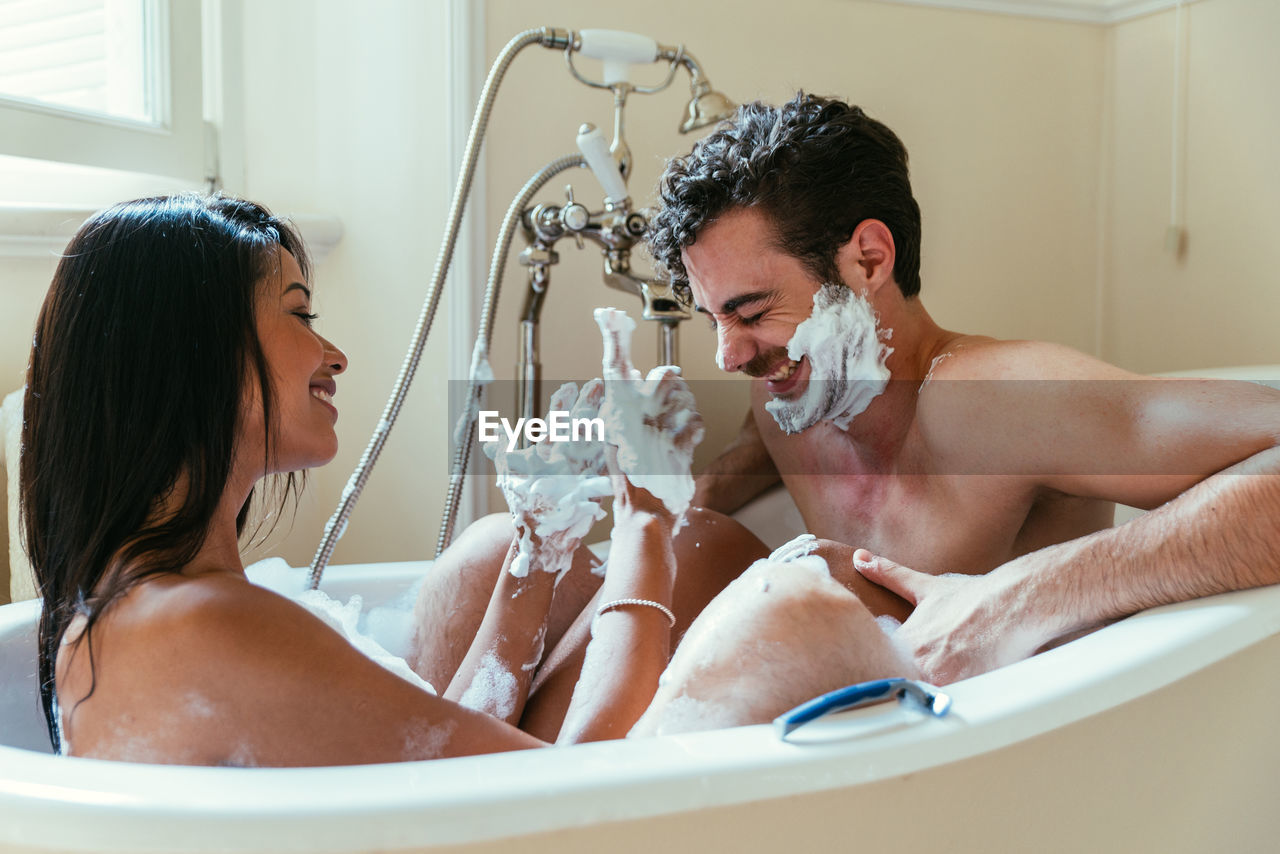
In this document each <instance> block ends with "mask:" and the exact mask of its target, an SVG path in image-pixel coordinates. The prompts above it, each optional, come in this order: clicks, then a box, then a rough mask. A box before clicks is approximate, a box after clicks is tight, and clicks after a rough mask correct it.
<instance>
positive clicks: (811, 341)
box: [746, 282, 893, 433]
mask: <svg viewBox="0 0 1280 854" xmlns="http://www.w3.org/2000/svg"><path fill="white" fill-rule="evenodd" d="M892 352H893V350H892V349H891V348H889V347H886V346H885V345H884V343H883V342H882V341H881V340H880V333H879V328H878V327H877V325H876V315H875V312H874V311H872V309H871V305H870V304H869V303H868V302H867V301H866V299H864V298H863V297H862V296H860V295H858V294H856V293H854V292H853V291H852V290H850V289H849V288H847V287H845V286H844V285H841V284H833V283H831V282H828V283H826V284H824V285H823V286H822V287H821V288H819V289H818V292H817V293H816V294H814V295H813V312H812V313H811V314H810V315H809V318H808V319H807V320H805V321H804V322H803V323H801V324H800V325H799V326H797V327H796V331H795V334H794V335H792V336H791V340H790V341H788V342H787V358H789V359H791V360H792V363H793V364H794V363H798V362H799V361H800V360H801V359H807V360H808V362H809V377H808V382H807V383H806V384H805V386H804V388H803V389H800V390H798V391H796V392H793V393H791V394H789V395H781V396H775V397H774V398H773V399H772V400H770V401H769V402H768V403H766V404H765V410H766V411H768V413H769V414H770V415H772V416H773V419H774V421H777V422H778V426H779V427H781V428H782V430H783V432H785V433H799V432H800V431H801V430H807V429H809V428H810V427H812V426H813V425H815V424H817V423H818V422H819V421H831V422H832V423H834V424H835V426H836V427H838V428H839V429H841V430H845V429H847V428H848V426H849V423H850V422H851V421H853V419H854V417H855V416H856V415H858V414H859V413H860V412H862V411H863V410H864V409H866V408H867V406H869V405H870V404H871V401H872V400H874V399H875V397H876V396H877V395H879V394H880V393H881V392H882V391H884V387H885V385H886V384H887V383H888V381H889V369H888V367H886V365H885V361H886V360H887V359H888V358H889V354H890V353H892ZM746 373H751V371H750V370H746Z"/></svg>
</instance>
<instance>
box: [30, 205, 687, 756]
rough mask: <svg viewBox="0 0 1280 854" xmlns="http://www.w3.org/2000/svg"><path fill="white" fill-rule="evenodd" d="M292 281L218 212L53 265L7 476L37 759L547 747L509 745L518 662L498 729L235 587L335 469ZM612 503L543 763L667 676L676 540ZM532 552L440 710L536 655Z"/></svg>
mask: <svg viewBox="0 0 1280 854" xmlns="http://www.w3.org/2000/svg"><path fill="white" fill-rule="evenodd" d="M307 274H308V262H307V257H306V253H305V250H304V247H303V245H302V241H301V240H300V238H299V237H298V235H297V234H296V233H295V232H294V231H293V230H292V228H291V227H290V226H288V225H287V224H286V223H284V222H282V221H280V220H278V219H276V218H275V217H273V216H272V215H271V214H270V213H269V212H268V211H266V210H265V209H264V208H262V207H260V206H258V205H255V204H253V203H251V202H246V201H241V200H237V199H231V198H223V197H201V196H196V195H184V196H175V197H163V198H153V199H142V200H138V201H134V202H128V203H124V204H121V205H118V206H116V207H113V208H111V209H109V210H107V211H105V212H103V213H100V214H98V215H96V216H95V217H93V218H92V219H91V220H90V221H89V222H87V223H86V224H85V225H84V226H83V227H82V228H81V229H80V231H79V232H78V233H77V234H76V236H75V237H74V238H73V239H72V241H71V243H70V245H69V246H68V248H67V251H66V253H65V255H64V257H63V258H62V260H61V262H60V263H59V266H58V269H57V272H56V273H55V274H54V278H53V282H52V285H51V287H50V290H49V294H48V296H47V298H46V300H45V303H44V306H43V308H42V310H41V313H40V317H39V320H38V323H37V328H36V333H35V338H34V342H33V348H32V355H31V364H30V369H29V374H28V380H27V390H26V397H25V401H24V406H25V423H24V427H23V447H24V452H23V455H22V459H21V482H22V496H23V504H22V518H23V524H24V535H25V539H26V544H27V548H28V551H29V554H30V557H31V561H32V564H33V566H34V568H35V570H36V576H37V579H38V582H39V585H40V590H41V594H42V596H43V599H44V610H43V612H42V616H41V622H40V635H39V643H40V650H39V659H40V682H41V697H42V701H43V704H44V709H45V714H46V717H47V719H48V724H49V728H50V736H51V739H52V740H53V742H54V745H55V748H60V749H61V750H62V751H63V752H66V753H73V754H75V755H79V756H94V757H101V758H112V759H124V760H133V761H146V762H162V763H184V764H202V765H332V764H348V763H366V762H383V761H396V760H406V759H426V758H435V757H442V756H454V755H461V754H470V753H482V752H491V751H499V750H510V749H517V748H526V747H537V746H541V745H543V744H544V742H542V741H540V740H538V739H536V738H534V737H532V736H530V735H527V734H525V733H524V732H521V731H520V730H518V729H516V728H515V727H514V726H513V725H512V724H511V723H508V722H507V721H512V722H514V721H515V720H518V718H519V716H520V714H521V711H522V708H523V704H524V701H525V698H526V697H527V694H528V688H529V682H530V679H531V674H530V673H529V672H527V671H525V670H524V669H522V668H520V667H519V666H518V665H516V666H512V665H504V666H503V669H501V670H500V672H498V673H496V677H497V678H501V679H503V680H509V681H514V682H515V686H514V691H511V692H508V693H507V694H506V695H505V696H507V697H509V698H510V700H511V702H510V708H504V709H502V710H501V711H502V712H505V714H504V715H502V717H505V718H506V720H505V721H504V720H501V719H499V717H497V716H494V715H490V714H485V713H483V712H480V711H476V710H474V709H470V708H467V707H465V706H463V705H460V704H458V703H456V702H453V701H451V700H450V699H445V698H441V697H437V696H434V695H433V694H431V693H429V692H427V691H425V690H423V689H422V688H420V687H417V686H415V685H413V684H411V683H410V682H408V681H406V680H404V679H402V678H400V677H398V676H396V675H393V674H392V673H390V672H389V671H387V670H385V669H383V668H382V667H380V666H378V665H377V664H375V663H373V662H372V661H371V660H369V659H367V658H366V657H365V656H364V655H362V654H361V653H359V652H358V651H356V649H355V648H354V647H352V646H351V645H350V644H349V643H348V642H347V641H346V640H345V639H343V638H342V637H340V636H339V635H338V634H337V633H335V632H334V631H332V630H330V629H329V628H328V627H327V626H326V625H325V624H324V623H323V622H322V621H321V620H320V619H318V618H317V617H315V616H313V615H312V614H311V613H309V612H308V611H306V610H305V609H303V608H302V607H300V606H299V605H297V604H295V603H294V602H292V601H290V600H288V599H286V598H284V597H281V596H279V595H277V594H275V593H272V592H270V591H268V590H266V589H264V588H261V587H258V586H255V585H254V584H252V583H250V582H249V581H248V580H247V579H246V578H245V574H244V568H243V565H242V563H241V559H240V555H239V550H238V537H239V535H240V534H241V533H242V532H243V530H244V527H245V523H246V519H247V517H248V512H249V504H250V498H251V496H252V494H253V492H254V489H255V486H256V485H257V484H258V481H260V480H261V479H263V478H264V477H265V476H267V475H271V474H283V473H292V472H296V471H299V470H302V469H306V468H308V467H311V466H315V465H320V464H323V463H325V462H327V461H328V460H330V459H331V458H332V457H333V455H334V454H335V453H336V450H337V439H336V435H335V433H334V423H335V420H336V418H337V410H336V409H335V408H334V406H333V396H334V394H335V391H336V379H335V378H336V377H337V376H338V375H339V374H341V373H342V372H343V370H345V368H346V365H347V360H346V356H345V355H343V353H342V352H341V351H340V350H338V349H337V348H336V347H334V346H333V345H332V344H331V343H329V342H328V341H326V340H325V339H324V338H323V337H321V336H320V335H319V334H318V333H317V332H316V331H315V330H314V328H313V325H312V324H313V322H314V320H315V315H314V314H313V313H312V309H311V289H310V285H309V284H308V275H307ZM293 478H294V475H293V474H288V483H289V485H290V486H292V485H293ZM612 486H613V492H614V518H615V528H614V535H613V536H614V542H615V548H616V549H618V552H617V553H618V557H617V558H616V559H615V560H614V561H613V564H612V565H611V567H610V571H609V573H608V575H607V577H606V578H605V581H604V585H603V586H604V588H605V592H604V595H605V596H606V604H608V603H610V602H611V603H613V605H612V606H611V607H608V608H601V611H602V613H601V614H600V615H599V618H598V619H597V620H596V626H595V633H594V639H593V641H592V642H591V647H590V649H589V650H588V656H589V657H592V656H599V657H600V660H602V661H608V662H609V663H610V664H609V666H608V667H588V668H585V669H584V672H583V678H582V679H581V681H580V683H579V688H578V690H577V691H576V692H575V693H574V697H573V701H572V704H571V706H570V708H569V711H568V714H567V715H566V716H565V719H564V720H565V723H564V726H563V727H562V728H560V731H559V733H558V737H559V740H560V741H562V742H568V741H586V740H592V739H598V738H605V737H610V736H613V735H621V734H625V733H626V731H627V730H628V729H629V728H630V726H631V725H632V723H633V722H634V721H635V720H636V719H637V718H638V717H639V716H640V714H641V713H642V712H643V711H644V709H645V707H646V705H647V704H648V701H649V699H650V698H651V697H652V696H653V694H654V691H655V690H656V688H657V682H658V676H659V674H660V673H661V671H662V669H663V667H665V666H666V664H667V661H668V658H669V640H670V629H669V623H668V619H667V614H666V613H664V612H665V611H666V609H667V608H668V607H669V605H670V603H671V588H672V583H673V575H674V563H673V560H672V557H671V552H670V541H671V533H672V527H673V524H674V520H673V518H672V517H671V514H670V513H668V512H667V511H666V509H665V507H663V505H662V504H661V503H660V502H658V501H656V500H655V499H654V498H653V497H652V496H651V495H649V494H648V493H647V492H645V491H644V490H638V489H635V488H634V487H633V486H631V485H630V484H629V483H628V482H627V480H626V478H625V477H623V476H619V475H617V474H616V473H615V474H614V475H613V477H612ZM524 521H525V522H526V523H530V522H531V521H532V520H529V519H525V520H524ZM532 540H533V545H534V552H533V556H532V566H531V571H529V572H528V573H527V574H525V575H524V576H523V577H517V576H515V575H514V574H512V573H508V572H504V573H502V576H501V580H500V582H499V584H498V592H497V593H496V594H495V595H494V597H493V602H492V606H491V607H490V609H489V612H488V613H487V614H486V616H485V619H484V622H483V624H482V625H481V626H480V627H479V629H478V631H477V632H476V634H475V636H474V640H473V644H472V645H473V646H474V648H475V649H476V650H477V651H478V652H479V654H476V655H471V656H468V657H467V660H466V661H465V662H463V664H462V666H460V667H459V668H458V669H457V672H456V673H455V674H454V676H453V677H452V679H451V680H450V682H449V687H448V689H447V690H446V692H445V694H446V697H462V696H465V695H467V694H468V693H471V694H476V693H479V694H484V693H485V689H486V686H488V685H490V684H492V681H493V680H494V678H495V670H494V668H493V666H492V665H493V660H494V659H495V658H496V659H500V660H501V661H503V662H525V661H529V660H533V659H536V658H537V655H538V653H539V652H540V651H541V646H540V644H541V643H542V639H543V635H544V633H545V626H546V622H547V616H548V613H549V610H550V606H551V601H552V594H553V592H554V590H555V586H556V581H557V580H558V577H559V571H560V570H562V569H563V567H556V566H552V565H550V563H551V561H552V558H550V557H546V556H544V555H543V553H542V552H541V551H540V550H539V549H538V546H539V543H538V540H537V538H536V537H533V538H532ZM576 545H577V542H576V541H573V540H571V541H568V542H559V543H557V546H558V547H559V548H560V549H562V550H563V549H565V548H567V550H568V552H572V551H573V548H574V547H575V546H576ZM508 560H510V551H508ZM544 564H547V565H544ZM541 569H546V570H547V571H535V570H541ZM621 600H628V601H627V602H624V601H621ZM636 600H639V601H640V604H638V605H637V604H634V602H635V601H636ZM628 602H630V603H632V604H628ZM506 687H510V686H509V685H508V686H506Z"/></svg>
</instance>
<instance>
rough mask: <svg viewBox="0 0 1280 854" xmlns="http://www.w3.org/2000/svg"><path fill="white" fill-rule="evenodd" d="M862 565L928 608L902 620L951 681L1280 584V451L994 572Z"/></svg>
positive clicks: (858, 562)
mask: <svg viewBox="0 0 1280 854" xmlns="http://www.w3.org/2000/svg"><path fill="white" fill-rule="evenodd" d="M854 565H855V566H856V567H857V569H858V570H859V571H860V572H861V573H862V574H863V575H864V576H866V577H867V578H868V579H869V580H871V581H874V582H875V583H877V584H880V585H882V586H884V587H887V588H888V589H890V590H892V591H894V592H895V593H897V594H898V595H900V596H902V597H903V598H905V599H907V600H908V601H910V602H912V603H914V604H915V605H916V610H915V612H914V613H913V614H912V615H911V617H910V618H908V620H907V621H906V622H905V623H903V625H902V627H901V629H899V637H900V638H901V639H902V640H903V641H905V642H906V643H907V644H908V645H909V646H910V647H911V648H912V649H913V650H914V652H915V657H916V662H917V664H919V665H920V667H921V669H922V670H923V671H924V673H925V675H926V678H929V679H932V680H933V681H935V682H939V683H942V684H945V683H948V682H954V681H956V680H958V679H964V678H966V677H968V676H972V675H976V674H978V673H984V672H986V671H988V670H992V669H994V668H996V667H1001V666H1003V665H1005V664H1010V663H1012V662H1014V661H1019V660H1021V659H1023V658H1026V657H1027V656H1029V655H1031V654H1033V653H1034V652H1035V651H1036V650H1038V649H1040V648H1041V647H1043V646H1044V645H1045V644H1048V643H1050V642H1052V641H1054V640H1055V639H1057V638H1061V637H1063V636H1065V635H1069V634H1072V633H1075V632H1078V631H1080V630H1083V629H1088V628H1093V627H1096V626H1099V625H1102V624H1104V623H1106V622H1109V621H1111V620H1115V619H1118V618H1121V617H1125V616H1128V615H1130V614H1133V613H1136V612H1138V611H1141V610H1143V609H1146V608H1151V607H1154V606H1156V605H1163V604H1167V603H1170V602H1181V601H1184V600H1187V599H1194V598H1197V597H1200V596H1209V595H1212V594H1215V593H1223V592H1226V591H1229V590H1239V589H1244V588H1249V587H1259V586H1262V585H1266V584H1276V583H1280V448H1271V449H1269V450H1267V451H1263V452H1262V453H1259V454H1256V455H1255V456H1253V457H1250V458H1249V459H1248V460H1245V461H1244V462H1242V463H1239V464H1237V465H1235V466H1232V467H1231V468H1229V469H1227V470H1226V471H1223V472H1221V473H1219V474H1216V475H1214V476H1212V477H1210V478H1208V479H1206V480H1204V481H1202V482H1201V483H1199V484H1197V485H1195V486H1194V487H1192V488H1191V489H1189V490H1187V492H1185V493H1184V494H1183V495H1181V496H1179V497H1178V498H1176V499H1174V500H1173V501H1170V502H1169V503H1168V504H1165V505H1164V506H1162V507H1159V508H1157V509H1156V510H1153V511H1151V512H1150V513H1147V514H1145V515H1143V516H1140V517H1138V518H1136V519H1134V520H1133V521H1131V522H1128V523H1127V524H1125V525H1122V526H1120V527H1118V528H1110V529H1107V530H1104V531H1099V532H1097V533H1095V534H1090V535H1089V536H1086V537H1082V538H1080V539H1077V540H1071V541H1068V542H1066V543H1062V544H1060V545H1056V546H1050V547H1048V548H1045V549H1041V550H1039V551H1036V552H1032V553H1031V554H1028V555H1024V556H1023V557H1021V558H1018V559H1016V560H1013V561H1010V562H1009V563H1006V564H1004V565H1003V566H1000V567H997V568H996V569H995V570H993V571H992V572H990V573H988V574H987V575H982V576H954V575H948V576H932V575H928V574H925V573H921V572H916V571H915V570H912V569H908V568H906V567H903V566H899V565H898V564H895V563H893V562H892V561H890V560H888V559H886V558H882V557H875V556H872V555H871V554H870V553H868V552H866V551H865V550H862V551H860V552H859V553H858V554H857V555H856V556H855V561H854Z"/></svg>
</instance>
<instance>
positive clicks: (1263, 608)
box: [0, 564, 1280, 854]
mask: <svg viewBox="0 0 1280 854" xmlns="http://www.w3.org/2000/svg"><path fill="white" fill-rule="evenodd" d="M424 566H425V565H424V564H381V565H368V566H350V567H335V568H333V569H331V570H330V571H329V572H328V573H327V574H326V576H325V582H326V583H325V587H326V588H327V589H328V590H329V591H330V593H331V594H332V595H334V596H335V597H338V598H343V599H345V598H346V597H347V596H348V595H349V594H350V593H351V592H355V591H360V592H362V593H364V594H365V595H366V596H367V602H366V604H367V605H374V604H377V603H378V602H379V601H380V600H383V599H389V598H392V597H394V596H395V595H396V594H397V593H398V592H399V591H401V590H403V589H404V588H405V587H406V586H407V585H408V584H409V583H410V581H411V580H412V579H413V578H414V577H416V575H417V574H418V573H420V572H422V571H423V569H424ZM299 572H300V573H301V572H302V570H299ZM36 613H37V609H36V603H34V602H28V603H20V604H16V605H7V606H4V607H3V608H0V686H3V694H0V733H2V735H0V742H3V744H4V745H6V746H3V747H0V851H10V852H12V851H22V852H37V851H39V852H53V851H58V852H61V851H121V852H124V851H128V852H150V851H222V852H247V851H254V852H285V851H308V852H329V851H332V852H348V851H375V850H376V851H417V850H430V851H452V850H465V851H468V852H475V851H504V852H507V854H510V852H511V851H513V850H518V851H521V852H525V851H548V852H552V851H554V852H564V851H583V852H600V851H610V852H613V851H652V850H654V849H664V848H665V849H670V850H677V851H679V850H700V849H708V850H720V851H762V852H763V851H779V850H786V849H789V848H793V847H798V846H813V845H815V844H821V845H823V846H833V845H834V846H837V850H851V849H852V848H854V847H857V848H859V849H861V850H875V849H877V848H880V849H883V850H890V851H903V850H931V851H934V850H940V851H974V852H993V851H1126V852H1128V851H1155V850H1159V851H1197V852H1203V851H1218V850H1235V851H1240V850H1246V851H1247V850H1253V851H1264V850H1268V851H1269V850H1275V847H1276V845H1277V839H1280V814H1278V812H1277V810H1276V809H1275V789H1274V786H1275V782H1276V779H1277V776H1278V775H1280V739H1278V738H1277V737H1276V733H1275V728H1276V718H1277V715H1276V709H1277V708H1280V678H1277V677H1276V676H1275V666H1276V663H1277V661H1280V658H1278V656H1280V587H1275V588H1264V589H1260V590H1254V591H1245V592H1240V593H1233V594H1228V595H1224V596H1218V597H1214V598H1211V599H1204V600H1201V601H1197V602H1192V603H1186V604H1182V605H1177V606H1172V607H1166V608H1160V609H1156V610H1153V611H1150V612H1146V613H1143V614H1139V615H1137V616H1135V617H1132V618H1130V619H1128V620H1125V621H1123V622H1120V623H1118V624H1116V625H1114V626H1111V627H1109V628H1107V629H1104V630H1102V631H1100V632H1097V633H1096V634H1094V635H1091V636H1088V637H1085V638H1082V639H1080V640H1078V641H1075V642H1073V643H1070V644H1067V645H1065V646H1063V647H1060V648H1058V649H1055V650H1051V651H1049V652H1047V653H1044V654H1043V655H1040V656H1038V657H1036V658H1033V659H1030V660H1028V661H1024V662H1021V663H1019V664H1015V665H1013V666H1011V667H1006V668H1003V669H1001V670H999V671H996V672H993V673H989V674H986V675H984V676H979V677H976V678H973V679H968V680H965V681H964V682H959V683H956V684H955V685H952V686H950V687H949V688H948V689H947V690H948V693H950V694H951V695H952V697H953V698H954V703H955V705H954V711H953V713H952V714H951V715H950V716H948V717H946V718H941V719H936V718H925V717H923V716H921V715H919V714H918V713H915V712H911V711H909V710H907V709H904V708H900V707H898V706H896V705H892V704H886V705H882V706H876V707H872V708H869V709H863V710H858V711H855V712H851V713H846V714H844V715H841V716H837V717H834V718H831V719H828V720H825V721H819V722H817V723H815V724H812V725H810V726H809V727H807V728H806V729H804V730H801V731H800V732H799V733H797V734H796V735H795V736H793V738H795V739H797V742H796V743H782V742H779V741H778V740H777V739H776V738H775V737H774V734H773V731H772V729H771V728H770V727H767V726H758V727H744V728H741V729H734V730H722V731H718V732H709V733H702V734H696V735H687V736H670V737H663V738H657V739H648V740H636V741H625V742H612V743H601V744H592V745H581V746H577V747H571V748H560V749H549V750H541V751H529V752H523V753H510V754H505V755H494V756H482V757H474V758H466V759H451V760H443V761H437V762H407V763H402V764H394V765H370V766H361V767H352V768H322V769H301V770H294V769H268V770H259V769H231V768H172V767H163V766H148V765H131V764H124V763H115V762H103V761H97V760H89V759H70V758H59V757H54V756H50V755H48V754H47V753H45V752H43V751H47V750H48V747H47V739H46V738H45V735H44V725H43V722H42V719H41V717H40V714H39V711H38V703H37V698H36V682H35V677H34V673H35V657H34V648H35V647H34V641H33V639H34V631H35V628H34V626H35V619H36ZM744 666H748V667H749V666H750V663H749V662H744ZM298 725H299V726H302V727H305V726H306V721H298ZM854 843H856V846H855V844H854ZM513 844H514V845H517V846H518V847H517V848H511V847H510V846H511V845H513Z"/></svg>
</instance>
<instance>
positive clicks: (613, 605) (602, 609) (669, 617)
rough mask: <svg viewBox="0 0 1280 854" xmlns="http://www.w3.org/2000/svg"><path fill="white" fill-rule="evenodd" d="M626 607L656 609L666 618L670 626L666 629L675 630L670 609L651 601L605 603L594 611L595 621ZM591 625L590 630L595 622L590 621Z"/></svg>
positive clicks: (619, 600)
mask: <svg viewBox="0 0 1280 854" xmlns="http://www.w3.org/2000/svg"><path fill="white" fill-rule="evenodd" d="M626 605H640V606H643V607H645V608H657V609H658V610H659V611H661V612H662V613H663V614H664V615H665V616H666V618H667V622H668V623H669V624H670V625H669V626H668V628H675V625H676V615H675V614H674V613H672V611H671V609H670V608H668V607H667V606H666V605H663V604H662V603H661V602H654V601H653V600H652V599H614V600H613V601H612V602H605V603H604V604H603V605H601V606H600V607H599V609H598V610H597V611H596V619H599V618H600V617H601V616H602V615H603V614H605V613H607V612H609V611H613V610H615V609H617V608H622V607H624V606H626ZM591 623H592V628H595V620H592V621H591Z"/></svg>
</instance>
